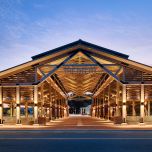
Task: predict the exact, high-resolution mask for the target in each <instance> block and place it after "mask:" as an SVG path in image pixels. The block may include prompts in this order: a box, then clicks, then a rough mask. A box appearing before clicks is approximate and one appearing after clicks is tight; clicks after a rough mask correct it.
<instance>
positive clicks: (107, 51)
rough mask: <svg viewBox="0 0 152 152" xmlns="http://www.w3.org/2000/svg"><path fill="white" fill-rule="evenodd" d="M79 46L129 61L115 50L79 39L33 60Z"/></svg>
mask: <svg viewBox="0 0 152 152" xmlns="http://www.w3.org/2000/svg"><path fill="white" fill-rule="evenodd" d="M78 45H79V46H80V49H81V46H86V47H89V48H92V49H96V50H98V51H100V52H104V53H108V54H111V55H114V56H118V57H121V58H125V59H128V57H129V56H128V55H126V54H123V53H119V52H117V51H113V50H110V49H107V48H104V47H101V46H98V45H95V44H92V43H89V42H86V41H83V40H81V39H79V40H78V41H75V42H72V43H69V44H66V45H63V46H61V47H58V48H55V49H53V50H49V51H46V52H43V53H40V54H38V55H35V56H32V59H33V60H36V59H39V58H42V57H44V56H47V55H51V54H54V53H57V52H59V51H62V50H65V49H68V48H71V47H74V46H78Z"/></svg>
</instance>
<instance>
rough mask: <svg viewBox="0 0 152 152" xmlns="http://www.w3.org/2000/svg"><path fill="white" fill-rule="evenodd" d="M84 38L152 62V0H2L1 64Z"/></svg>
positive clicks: (3, 67)
mask: <svg viewBox="0 0 152 152" xmlns="http://www.w3.org/2000/svg"><path fill="white" fill-rule="evenodd" d="M78 39H82V40H85V41H88V42H91V43H94V44H97V45H100V46H103V47H106V48H109V49H112V50H116V51H118V52H122V53H125V54H128V55H130V59H132V60H136V61H138V62H142V63H145V64H148V65H152V0H0V61H1V64H0V70H3V69H6V68H9V67H12V66H14V65H18V64H21V63H23V62H26V61H29V60H31V56H33V55H36V54H38V53H41V52H44V51H47V50H51V49H53V48H56V47H59V46H62V45H65V44H67V43H70V42H72V41H76V40H78Z"/></svg>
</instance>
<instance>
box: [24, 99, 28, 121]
mask: <svg viewBox="0 0 152 152" xmlns="http://www.w3.org/2000/svg"><path fill="white" fill-rule="evenodd" d="M25 117H26V118H28V101H26V103H25Z"/></svg>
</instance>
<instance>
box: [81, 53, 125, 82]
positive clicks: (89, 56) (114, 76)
mask: <svg viewBox="0 0 152 152" xmlns="http://www.w3.org/2000/svg"><path fill="white" fill-rule="evenodd" d="M83 53H84V54H85V55H86V56H87V57H88V58H89V59H90V60H91V61H93V62H94V63H95V64H97V65H98V66H99V67H100V68H101V69H102V70H104V71H105V72H106V73H108V74H109V75H110V76H112V77H113V78H114V79H115V80H116V81H117V82H119V83H120V84H122V82H121V81H120V80H119V78H118V76H117V75H115V74H113V73H112V72H111V71H110V70H108V69H107V68H106V67H105V66H103V65H102V64H101V63H99V62H98V61H97V60H95V59H94V58H93V57H92V56H91V55H90V54H88V53H86V52H85V51H83Z"/></svg>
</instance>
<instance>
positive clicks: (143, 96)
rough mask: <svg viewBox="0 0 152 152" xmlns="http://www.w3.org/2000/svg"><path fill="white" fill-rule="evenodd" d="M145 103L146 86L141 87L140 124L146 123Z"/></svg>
mask: <svg viewBox="0 0 152 152" xmlns="http://www.w3.org/2000/svg"><path fill="white" fill-rule="evenodd" d="M144 101H145V91H144V85H143V84H142V85H141V98H140V123H144V116H145V113H144Z"/></svg>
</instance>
